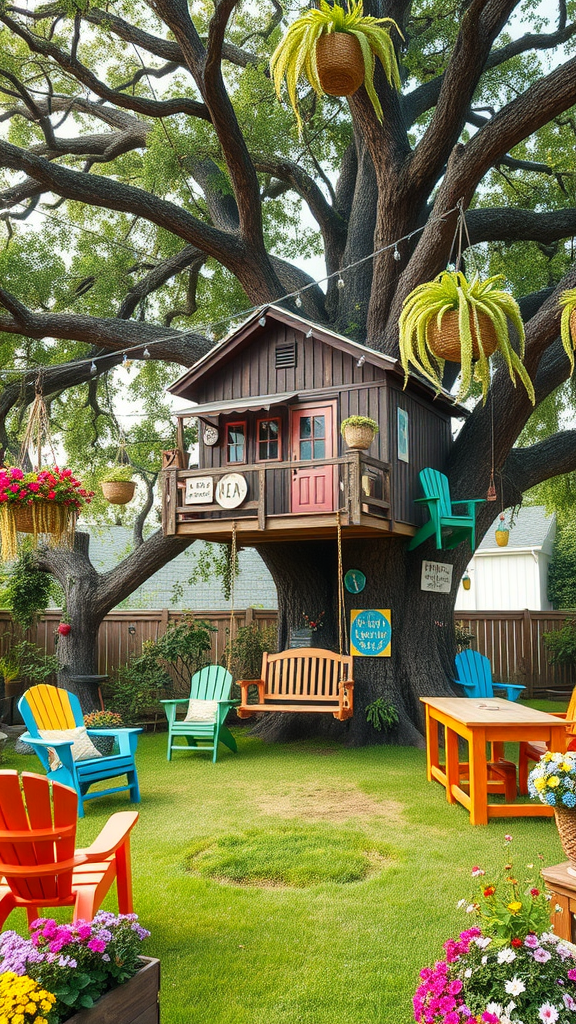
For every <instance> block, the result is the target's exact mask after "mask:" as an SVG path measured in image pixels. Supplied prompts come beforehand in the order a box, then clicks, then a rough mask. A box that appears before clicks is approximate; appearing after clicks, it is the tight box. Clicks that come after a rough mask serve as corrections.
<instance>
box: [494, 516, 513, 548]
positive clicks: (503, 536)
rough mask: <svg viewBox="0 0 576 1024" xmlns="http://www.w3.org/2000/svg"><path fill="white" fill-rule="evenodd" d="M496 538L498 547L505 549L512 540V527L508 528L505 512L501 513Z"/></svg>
mask: <svg viewBox="0 0 576 1024" xmlns="http://www.w3.org/2000/svg"><path fill="white" fill-rule="evenodd" d="M494 536H495V537H496V543H497V545H498V547H499V548H505V547H506V545H507V544H508V540H509V538H510V527H509V526H506V517H505V515H504V513H503V512H501V513H500V522H499V523H498V526H497V527H496V529H495V531H494Z"/></svg>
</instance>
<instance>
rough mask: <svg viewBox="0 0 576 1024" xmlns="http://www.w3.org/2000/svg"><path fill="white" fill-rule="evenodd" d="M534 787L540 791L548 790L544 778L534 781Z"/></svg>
mask: <svg viewBox="0 0 576 1024" xmlns="http://www.w3.org/2000/svg"><path fill="white" fill-rule="evenodd" d="M534 785H535V787H536V789H538V790H540V789H545V788H546V779H542V778H540V779H534Z"/></svg>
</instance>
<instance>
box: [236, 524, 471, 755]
mask: <svg viewBox="0 0 576 1024" xmlns="http://www.w3.org/2000/svg"><path fill="white" fill-rule="evenodd" d="M259 553H260V555H261V556H262V558H263V560H264V562H265V563H266V565H267V566H268V569H269V570H270V572H271V573H272V576H273V577H274V582H275V583H276V586H277V588H278V595H279V608H278V618H279V649H280V650H283V649H285V648H286V646H287V638H288V635H289V630H290V628H293V627H295V626H298V625H299V624H300V620H301V618H302V614H303V613H306V614H308V615H310V616H313V615H317V614H318V612H319V611H325V613H326V626H325V628H323V629H322V631H319V632H318V633H317V634H315V640H314V643H315V644H316V645H317V646H323V647H330V648H332V649H334V650H338V629H337V622H338V580H337V566H338V558H337V546H336V542H335V541H334V542H333V543H332V542H322V543H306V544H294V543H291V544H270V545H265V546H264V547H260V548H259ZM424 557H427V558H431V559H434V560H438V559H439V558H441V560H442V561H443V562H451V563H453V564H454V570H453V582H452V590H451V593H450V594H436V593H426V592H423V591H422V590H421V589H420V581H421V567H422V559H423V558H424ZM469 558H470V549H469V547H468V545H467V544H462V545H460V546H459V547H458V548H457V549H455V550H454V551H445V552H442V554H441V555H440V554H439V553H438V552H437V551H435V550H433V549H431V548H429V546H428V545H423V546H422V547H420V548H418V549H417V550H416V551H415V552H413V553H411V554H409V553H408V552H407V550H406V541H404V540H402V539H399V538H394V539H384V540H351V541H344V542H343V565H344V571H346V570H347V569H350V568H355V569H361V570H362V572H363V573H364V574H365V576H366V581H367V582H366V588H365V589H364V591H363V592H362V593H361V594H359V595H352V594H348V593H346V594H345V612H346V615H345V618H346V627H347V628H346V633H347V634H348V632H349V625H350V612H351V610H353V609H358V608H361V609H363V608H384V609H390V612H391V622H392V644H391V655H390V657H387V658H363V657H356V658H355V660H354V678H355V688H354V716H353V718H352V719H349V720H348V721H346V722H338V721H336V720H335V719H334V718H333V717H332V716H331V715H328V714H327V715H316V714H307V715H304V714H302V715H287V714H277V715H273V714H271V713H270V714H266V715H263V716H262V717H261V719H260V720H259V721H258V722H257V723H256V725H255V727H254V732H255V733H256V734H257V735H260V736H262V737H263V738H265V739H269V740H281V739H296V738H299V737H302V736H310V735H318V734H322V735H327V736H330V737H333V738H341V739H342V740H343V741H344V742H345V743H346V744H349V745H351V746H360V745H363V744H370V743H399V744H411V745H416V746H423V743H424V740H423V728H424V716H423V712H422V705H421V703H420V700H419V698H420V697H421V696H430V695H434V696H440V695H446V696H454V692H455V691H453V690H452V689H451V686H450V679H451V678H452V677H453V666H454V655H455V653H456V650H455V641H454V625H453V621H454V602H455V596H456V592H457V587H458V585H459V581H460V576H461V573H462V572H463V570H464V567H465V565H466V562H467V561H468V559H469ZM347 643H348V640H347V636H346V637H345V638H344V645H345V650H347ZM378 697H381V698H383V699H384V700H387V701H390V703H392V704H394V705H395V706H396V708H397V709H398V713H399V717H400V724H399V725H398V727H397V728H396V729H394V730H393V731H392V732H389V733H384V732H378V731H377V730H375V729H374V728H373V726H371V725H369V724H368V722H367V721H366V706H367V705H368V704H370V703H371V702H372V701H374V700H376V699H377V698H378Z"/></svg>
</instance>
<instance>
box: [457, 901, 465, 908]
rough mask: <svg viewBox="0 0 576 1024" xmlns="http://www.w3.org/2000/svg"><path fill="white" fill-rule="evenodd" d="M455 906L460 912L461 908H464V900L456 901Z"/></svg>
mask: <svg viewBox="0 0 576 1024" xmlns="http://www.w3.org/2000/svg"><path fill="white" fill-rule="evenodd" d="M456 906H457V907H458V909H459V910H460V909H461V908H462V907H465V906H466V900H458V903H457V904H456Z"/></svg>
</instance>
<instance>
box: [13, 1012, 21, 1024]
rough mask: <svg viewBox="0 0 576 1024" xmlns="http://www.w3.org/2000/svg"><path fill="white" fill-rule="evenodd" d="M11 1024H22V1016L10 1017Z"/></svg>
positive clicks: (18, 1014)
mask: <svg viewBox="0 0 576 1024" xmlns="http://www.w3.org/2000/svg"><path fill="white" fill-rule="evenodd" d="M12 1024H24V1014H23V1013H15V1014H14V1016H13V1017H12Z"/></svg>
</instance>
